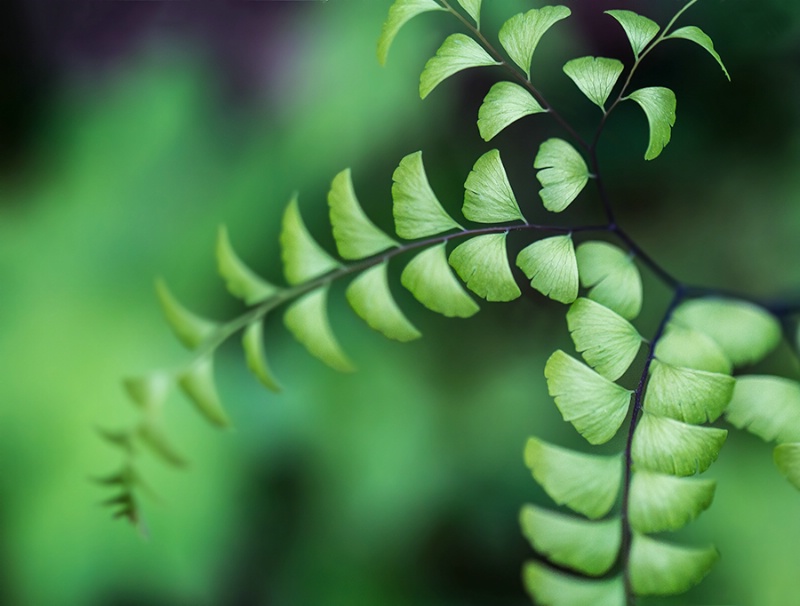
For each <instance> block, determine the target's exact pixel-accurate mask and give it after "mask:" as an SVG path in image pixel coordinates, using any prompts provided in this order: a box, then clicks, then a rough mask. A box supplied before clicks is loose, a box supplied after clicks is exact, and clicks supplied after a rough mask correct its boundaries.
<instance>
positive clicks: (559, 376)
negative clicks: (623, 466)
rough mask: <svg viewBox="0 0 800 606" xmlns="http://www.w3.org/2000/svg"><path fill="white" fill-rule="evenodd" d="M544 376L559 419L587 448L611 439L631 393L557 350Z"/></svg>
mask: <svg viewBox="0 0 800 606" xmlns="http://www.w3.org/2000/svg"><path fill="white" fill-rule="evenodd" d="M544 376H545V377H546V378H547V388H548V390H549V392H550V395H551V396H553V397H554V398H555V401H556V406H557V407H558V410H559V411H560V412H561V416H562V417H564V420H565V421H569V422H570V423H572V424H573V425H574V426H575V429H577V430H578V432H579V433H580V434H581V435H582V436H583V437H584V438H586V440H587V441H588V442H589V443H590V444H604V443H606V442H608V441H609V440H610V439H611V438H613V437H614V435H615V434H616V433H617V430H619V428H620V426H621V425H622V422H623V421H624V420H625V416H626V415H627V414H628V406H629V404H630V399H631V394H632V393H633V392H632V391H630V390H628V389H625V388H624V387H620V386H619V385H617V384H616V383H614V382H613V381H609V380H608V379H606V378H605V377H602V376H601V375H599V374H597V373H596V372H595V371H594V370H592V369H591V368H589V367H588V366H586V365H585V364H584V363H583V362H579V361H578V360H576V359H575V358H573V357H572V356H570V355H568V354H566V353H564V352H563V351H561V350H560V349H559V350H558V351H556V352H555V353H554V354H553V355H552V356H550V358H549V359H548V360H547V364H546V365H545V367H544Z"/></svg>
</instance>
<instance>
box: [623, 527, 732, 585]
mask: <svg viewBox="0 0 800 606" xmlns="http://www.w3.org/2000/svg"><path fill="white" fill-rule="evenodd" d="M718 558H719V553H718V552H717V550H716V549H715V548H714V547H705V548H696V547H682V546H678V545H673V544H671V543H664V542H662V541H656V540H654V539H651V538H649V537H647V536H645V535H642V534H634V537H633V544H632V545H631V553H630V559H629V562H630V567H629V570H630V579H631V586H632V587H633V590H634V591H635V592H636V594H637V595H678V594H681V593H684V592H685V591H688V590H689V589H690V588H691V587H693V586H694V585H697V583H699V582H700V581H701V580H702V579H703V577H704V576H706V575H707V574H708V571H709V570H711V567H712V566H713V565H714V563H715V562H716V561H717V559H718Z"/></svg>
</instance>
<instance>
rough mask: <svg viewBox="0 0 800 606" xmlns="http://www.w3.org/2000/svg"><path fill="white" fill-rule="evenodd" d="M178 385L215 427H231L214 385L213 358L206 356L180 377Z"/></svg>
mask: <svg viewBox="0 0 800 606" xmlns="http://www.w3.org/2000/svg"><path fill="white" fill-rule="evenodd" d="M178 385H179V386H180V388H181V391H183V393H184V394H186V396H187V397H188V398H189V399H190V400H191V401H192V403H193V404H194V405H195V406H196V407H197V410H199V411H200V412H201V413H202V414H203V416H205V418H206V419H208V420H209V421H210V422H211V423H213V424H214V425H217V426H219V427H227V426H228V425H230V421H229V420H228V415H227V414H225V410H224V409H223V408H222V403H221V402H220V399H219V394H218V393H217V387H216V385H215V384H214V363H213V360H212V358H211V356H204V357H203V358H200V359H199V360H197V361H196V362H195V363H194V364H192V366H191V367H190V368H189V369H188V370H186V371H184V372H182V373H181V374H179V375H178Z"/></svg>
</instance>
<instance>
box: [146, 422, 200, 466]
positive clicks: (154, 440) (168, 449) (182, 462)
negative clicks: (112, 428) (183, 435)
mask: <svg viewBox="0 0 800 606" xmlns="http://www.w3.org/2000/svg"><path fill="white" fill-rule="evenodd" d="M136 435H137V437H138V438H139V440H140V441H141V442H142V443H143V444H144V445H145V446H147V447H148V448H149V449H150V451H151V452H152V453H153V454H155V455H157V456H158V457H159V458H161V460H163V461H164V462H165V463H168V464H169V465H172V466H173V467H178V468H180V467H186V466H187V465H188V463H187V461H186V459H185V458H183V456H182V455H181V454H180V453H179V452H178V451H177V450H175V448H174V447H173V446H172V444H171V443H170V441H169V440H168V439H167V437H166V436H165V435H164V432H163V430H162V429H161V427H159V426H158V425H156V423H155V422H154V421H151V420H147V421H144V422H143V423H141V424H140V425H139V427H138V428H137V429H136Z"/></svg>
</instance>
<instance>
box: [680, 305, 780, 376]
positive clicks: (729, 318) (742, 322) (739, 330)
mask: <svg viewBox="0 0 800 606" xmlns="http://www.w3.org/2000/svg"><path fill="white" fill-rule="evenodd" d="M672 321H673V322H674V323H675V324H677V325H679V326H683V327H686V328H692V329H694V330H697V331H699V332H702V333H705V334H707V335H708V336H710V337H711V338H712V339H714V341H716V342H717V343H718V344H719V346H720V347H721V348H722V350H723V351H724V352H725V354H726V355H727V356H728V358H729V359H730V361H731V362H732V363H733V365H734V366H743V365H745V364H754V363H756V362H758V361H759V360H761V359H763V358H764V357H765V356H766V355H767V354H768V353H769V352H771V351H772V350H773V349H774V348H775V347H777V345H778V343H780V340H781V325H780V323H779V322H778V320H776V319H775V317H774V316H773V315H772V314H770V313H768V312H767V311H765V310H764V309H762V308H761V307H758V306H757V305H754V304H752V303H748V302H746V301H737V300H735V299H723V298H705V299H693V300H691V301H687V302H685V303H683V304H682V305H681V306H680V307H678V309H677V310H675V314H674V315H673V319H672Z"/></svg>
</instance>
